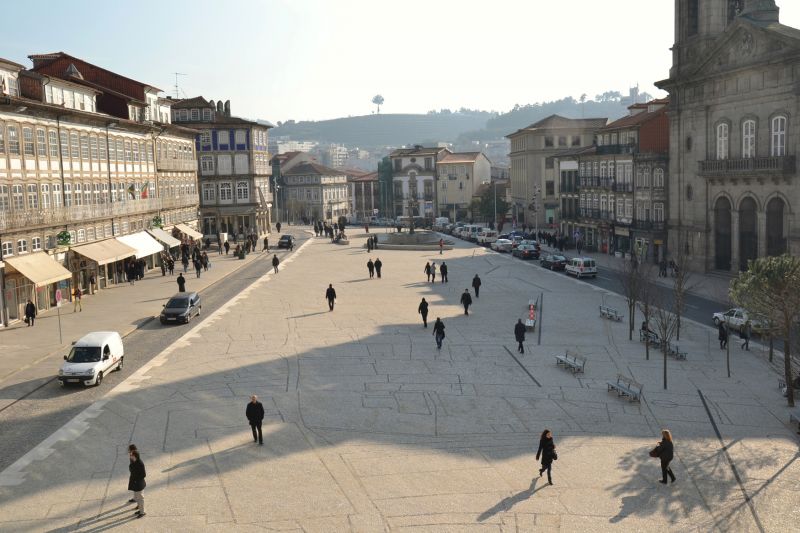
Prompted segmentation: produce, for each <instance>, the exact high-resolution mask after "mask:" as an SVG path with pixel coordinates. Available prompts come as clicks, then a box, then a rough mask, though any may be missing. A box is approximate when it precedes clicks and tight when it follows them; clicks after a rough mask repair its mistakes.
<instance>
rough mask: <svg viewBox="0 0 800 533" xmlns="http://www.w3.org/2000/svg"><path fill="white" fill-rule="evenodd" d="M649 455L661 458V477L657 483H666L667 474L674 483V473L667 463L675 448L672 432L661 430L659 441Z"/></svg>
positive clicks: (670, 459)
mask: <svg viewBox="0 0 800 533" xmlns="http://www.w3.org/2000/svg"><path fill="white" fill-rule="evenodd" d="M651 455H653V456H654V457H658V458H659V459H660V460H661V479H660V480H658V482H659V483H663V484H664V485H666V484H667V476H669V478H670V480H671V481H672V483H675V479H676V478H675V474H674V473H673V472H672V468H670V466H669V463H670V462H671V461H672V458H673V457H674V455H675V448H674V444H673V442H672V433H670V431H669V430H668V429H662V430H661V442H659V443H658V445H657V446H656V448H655V450H653V451H652V452H651Z"/></svg>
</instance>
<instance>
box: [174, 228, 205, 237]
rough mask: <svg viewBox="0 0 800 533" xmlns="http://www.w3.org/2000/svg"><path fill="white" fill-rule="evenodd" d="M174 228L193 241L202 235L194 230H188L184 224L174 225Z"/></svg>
mask: <svg viewBox="0 0 800 533" xmlns="http://www.w3.org/2000/svg"><path fill="white" fill-rule="evenodd" d="M175 227H176V228H178V230H180V231H181V232H183V233H185V234H186V235H188V236H189V237H191V238H193V239H195V240H197V239H202V238H203V234H202V233H200V232H199V231H197V230H195V229H192V228H190V227H189V226H187V225H186V224H175Z"/></svg>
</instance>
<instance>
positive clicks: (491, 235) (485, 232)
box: [477, 228, 497, 246]
mask: <svg viewBox="0 0 800 533" xmlns="http://www.w3.org/2000/svg"><path fill="white" fill-rule="evenodd" d="M496 240H497V232H496V231H495V230H492V229H488V228H484V229H482V230H481V231H479V232H478V237H477V243H478V244H480V245H481V246H489V245H491V244H492V243H493V242H494V241H496Z"/></svg>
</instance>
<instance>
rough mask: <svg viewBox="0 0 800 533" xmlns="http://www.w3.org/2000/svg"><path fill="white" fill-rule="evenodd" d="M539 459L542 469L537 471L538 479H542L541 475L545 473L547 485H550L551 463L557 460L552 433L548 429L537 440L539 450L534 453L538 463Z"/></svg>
mask: <svg viewBox="0 0 800 533" xmlns="http://www.w3.org/2000/svg"><path fill="white" fill-rule="evenodd" d="M540 457H541V461H542V467H541V468H540V469H539V477H542V474H543V473H545V472H547V484H548V485H552V484H553V476H552V470H553V461H555V460H556V459H558V454H556V445H555V443H554V442H553V433H552V432H551V431H550V430H549V429H545V430H544V431H543V432H542V436H541V437H540V438H539V450H538V451H537V452H536V460H537V461H538V460H539V458H540Z"/></svg>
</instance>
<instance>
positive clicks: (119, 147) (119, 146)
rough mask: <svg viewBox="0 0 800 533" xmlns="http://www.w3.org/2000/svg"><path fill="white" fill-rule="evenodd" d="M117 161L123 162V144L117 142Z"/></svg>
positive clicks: (120, 141)
mask: <svg viewBox="0 0 800 533" xmlns="http://www.w3.org/2000/svg"><path fill="white" fill-rule="evenodd" d="M117 161H125V143H123V142H122V140H117Z"/></svg>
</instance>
